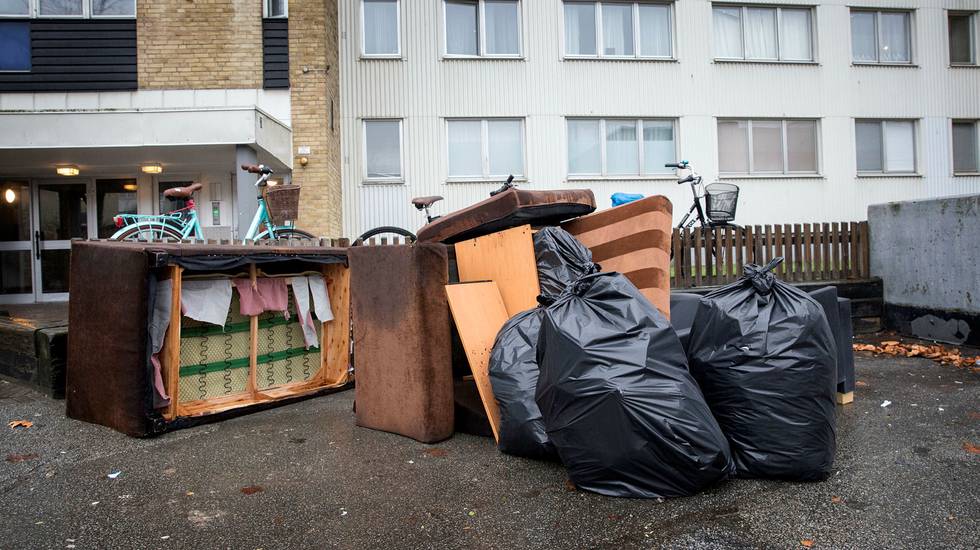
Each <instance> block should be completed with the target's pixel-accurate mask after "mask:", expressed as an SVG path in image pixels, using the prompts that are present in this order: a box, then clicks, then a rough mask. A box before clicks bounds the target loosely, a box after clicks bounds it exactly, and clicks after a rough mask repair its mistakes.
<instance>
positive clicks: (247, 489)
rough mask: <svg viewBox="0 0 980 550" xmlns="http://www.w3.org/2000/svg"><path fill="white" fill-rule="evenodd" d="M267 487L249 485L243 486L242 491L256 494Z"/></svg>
mask: <svg viewBox="0 0 980 550" xmlns="http://www.w3.org/2000/svg"><path fill="white" fill-rule="evenodd" d="M264 490H265V489H263V488H262V486H261V485H249V486H248V487H242V493H244V494H246V495H254V494H255V493H261V492H262V491H264Z"/></svg>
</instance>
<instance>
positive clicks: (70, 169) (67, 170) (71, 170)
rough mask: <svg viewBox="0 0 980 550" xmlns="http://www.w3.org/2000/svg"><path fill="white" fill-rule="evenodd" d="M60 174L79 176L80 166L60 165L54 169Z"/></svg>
mask: <svg viewBox="0 0 980 550" xmlns="http://www.w3.org/2000/svg"><path fill="white" fill-rule="evenodd" d="M54 171H55V172H57V173H58V175H59V176H77V175H78V167H77V166H72V165H69V166H58V167H56V168H55V170H54Z"/></svg>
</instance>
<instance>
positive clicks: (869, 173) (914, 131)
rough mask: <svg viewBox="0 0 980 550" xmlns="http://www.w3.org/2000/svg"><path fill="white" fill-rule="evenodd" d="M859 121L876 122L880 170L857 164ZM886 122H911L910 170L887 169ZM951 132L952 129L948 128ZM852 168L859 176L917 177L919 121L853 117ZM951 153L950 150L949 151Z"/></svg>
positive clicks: (918, 173) (912, 119) (919, 174)
mask: <svg viewBox="0 0 980 550" xmlns="http://www.w3.org/2000/svg"><path fill="white" fill-rule="evenodd" d="M859 122H865V123H867V122H877V123H878V128H879V132H880V135H881V170H880V171H875V170H861V169H859V168H858V167H857V166H858V162H857V161H858V158H857V125H858V123H859ZM888 122H911V123H912V170H911V171H890V170H888V142H887V141H886V140H887V138H888V135H887V134H886V133H885V124H886V123H888ZM950 132H952V130H950ZM853 135H854V169H855V172H856V173H857V177H859V178H868V177H870V178H881V177H910V176H911V177H918V176H921V175H922V174H921V173H920V172H919V121H918V119H914V118H855V119H854V134H853ZM951 153H952V151H951Z"/></svg>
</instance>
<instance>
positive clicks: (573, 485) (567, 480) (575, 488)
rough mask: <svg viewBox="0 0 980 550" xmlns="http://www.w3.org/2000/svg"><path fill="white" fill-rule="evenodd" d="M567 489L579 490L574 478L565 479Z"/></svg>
mask: <svg viewBox="0 0 980 550" xmlns="http://www.w3.org/2000/svg"><path fill="white" fill-rule="evenodd" d="M565 490H566V491H577V490H578V488H577V487H576V486H575V484H574V483H572V480H570V479H566V480H565Z"/></svg>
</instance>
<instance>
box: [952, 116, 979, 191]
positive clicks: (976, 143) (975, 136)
mask: <svg viewBox="0 0 980 550" xmlns="http://www.w3.org/2000/svg"><path fill="white" fill-rule="evenodd" d="M955 124H971V125H973V146H974V151H973V155H974V161H975V162H976V170H974V171H968V172H958V171H957V170H956V157H955V155H956V147H955V143H954V141H953V140H954V138H955V134H954V133H953V126H954V125H955ZM949 146H950V147H949V162H950V168H951V173H952V174H953V176H954V177H963V176H967V177H969V176H973V177H976V176H980V119H970V118H962V119H961V118H951V119H950V120H949Z"/></svg>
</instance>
